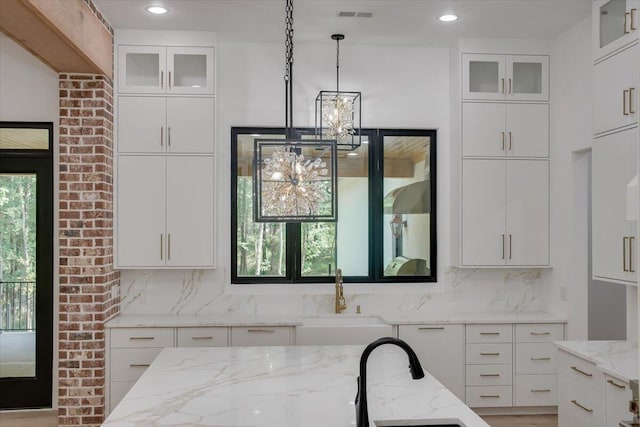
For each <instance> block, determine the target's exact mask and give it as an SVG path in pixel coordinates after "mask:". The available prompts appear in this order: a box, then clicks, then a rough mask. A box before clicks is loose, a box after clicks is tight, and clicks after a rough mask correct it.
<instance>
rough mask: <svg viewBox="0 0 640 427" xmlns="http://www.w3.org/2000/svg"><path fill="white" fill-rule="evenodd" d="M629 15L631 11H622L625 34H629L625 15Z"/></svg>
mask: <svg viewBox="0 0 640 427" xmlns="http://www.w3.org/2000/svg"><path fill="white" fill-rule="evenodd" d="M629 15H631V13H629V12H625V13H624V33H625V34H629V31H627V17H628V16H629Z"/></svg>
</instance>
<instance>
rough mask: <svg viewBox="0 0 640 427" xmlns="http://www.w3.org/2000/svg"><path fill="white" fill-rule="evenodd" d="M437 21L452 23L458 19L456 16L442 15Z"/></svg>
mask: <svg viewBox="0 0 640 427" xmlns="http://www.w3.org/2000/svg"><path fill="white" fill-rule="evenodd" d="M438 20H439V21H442V22H453V21H457V20H458V17H457V16H456V15H451V14H448V15H442V16H441V17H439V18H438Z"/></svg>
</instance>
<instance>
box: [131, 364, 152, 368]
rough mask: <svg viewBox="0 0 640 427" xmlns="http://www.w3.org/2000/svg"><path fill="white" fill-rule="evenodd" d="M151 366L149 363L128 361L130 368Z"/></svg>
mask: <svg viewBox="0 0 640 427" xmlns="http://www.w3.org/2000/svg"><path fill="white" fill-rule="evenodd" d="M149 366H151V364H150V363H130V364H129V367H131V368H148V367H149Z"/></svg>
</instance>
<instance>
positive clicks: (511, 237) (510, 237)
mask: <svg viewBox="0 0 640 427" xmlns="http://www.w3.org/2000/svg"><path fill="white" fill-rule="evenodd" d="M512 240H513V236H511V234H509V259H511V249H512V247H511V241H512Z"/></svg>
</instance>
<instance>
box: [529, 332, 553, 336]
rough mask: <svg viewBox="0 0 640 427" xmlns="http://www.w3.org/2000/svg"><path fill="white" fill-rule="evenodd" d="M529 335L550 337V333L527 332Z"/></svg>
mask: <svg viewBox="0 0 640 427" xmlns="http://www.w3.org/2000/svg"><path fill="white" fill-rule="evenodd" d="M529 333H530V334H531V335H535V336H540V335H551V332H529Z"/></svg>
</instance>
